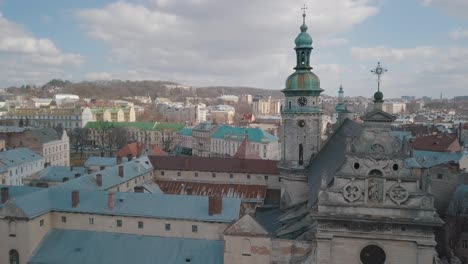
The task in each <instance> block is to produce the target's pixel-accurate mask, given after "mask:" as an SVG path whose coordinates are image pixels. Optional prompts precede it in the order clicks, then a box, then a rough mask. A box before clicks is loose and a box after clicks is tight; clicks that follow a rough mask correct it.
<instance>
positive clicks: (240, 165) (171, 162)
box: [149, 155, 279, 175]
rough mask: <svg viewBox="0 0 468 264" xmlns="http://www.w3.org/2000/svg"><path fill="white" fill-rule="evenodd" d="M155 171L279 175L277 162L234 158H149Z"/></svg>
mask: <svg viewBox="0 0 468 264" xmlns="http://www.w3.org/2000/svg"><path fill="white" fill-rule="evenodd" d="M149 159H150V161H151V163H152V164H153V167H154V169H155V170H180V171H210V172H232V173H252V174H266V175H279V170H278V168H277V166H276V165H277V163H278V162H277V161H274V160H253V159H235V158H206V157H183V156H152V155H150V156H149Z"/></svg>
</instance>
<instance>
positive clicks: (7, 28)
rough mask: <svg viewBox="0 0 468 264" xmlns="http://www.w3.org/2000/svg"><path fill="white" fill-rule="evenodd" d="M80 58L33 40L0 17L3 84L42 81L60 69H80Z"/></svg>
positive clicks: (0, 74) (16, 26) (45, 40)
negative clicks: (70, 67)
mask: <svg viewBox="0 0 468 264" xmlns="http://www.w3.org/2000/svg"><path fill="white" fill-rule="evenodd" d="M82 62H83V58H82V57H81V56H80V55H78V54H73V53H64V52H63V51H61V50H60V49H58V48H57V47H56V46H55V44H54V43H53V42H52V41H51V40H50V39H46V38H35V37H34V36H32V35H31V34H30V33H28V32H26V31H25V30H24V29H23V28H22V27H20V26H18V25H17V24H15V23H13V22H11V21H9V20H7V19H6V18H4V17H0V66H1V67H0V79H1V80H2V82H3V84H12V83H26V82H43V81H46V80H48V79H50V78H54V77H60V75H62V74H63V67H67V66H73V67H76V66H79V65H81V64H82Z"/></svg>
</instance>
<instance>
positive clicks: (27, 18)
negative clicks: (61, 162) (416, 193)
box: [0, 0, 468, 98]
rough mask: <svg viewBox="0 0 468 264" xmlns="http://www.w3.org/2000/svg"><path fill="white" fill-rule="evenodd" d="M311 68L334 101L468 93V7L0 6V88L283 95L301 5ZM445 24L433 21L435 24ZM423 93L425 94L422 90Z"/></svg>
mask: <svg viewBox="0 0 468 264" xmlns="http://www.w3.org/2000/svg"><path fill="white" fill-rule="evenodd" d="M304 3H305V4H306V5H307V7H308V10H307V19H306V23H307V25H308V26H309V32H310V34H311V36H312V38H313V40H314V43H313V47H314V50H313V51H312V55H311V62H312V67H314V69H313V71H314V72H315V73H316V74H317V75H318V76H320V79H321V83H322V88H323V89H325V93H326V94H328V95H335V94H336V92H337V91H338V88H339V85H340V83H343V87H344V89H345V94H346V95H350V96H356V95H362V96H368V95H371V94H372V93H373V92H374V91H375V90H376V89H377V83H376V79H375V76H373V75H372V74H371V73H370V70H371V69H372V68H373V67H374V66H375V64H376V63H377V61H381V62H382V65H383V66H384V67H385V68H388V69H389V72H388V73H387V74H385V76H384V77H383V80H382V91H383V92H384V94H385V97H386V98H389V97H399V96H400V95H416V96H423V95H428V96H432V97H436V98H438V97H439V95H440V93H441V92H442V93H443V94H444V96H446V97H453V96H457V95H464V94H465V88H464V83H465V82H466V81H468V78H467V77H466V76H464V72H465V71H466V70H468V66H467V63H466V62H468V47H467V45H466V44H467V43H468V16H467V15H466V14H463V12H460V10H464V8H468V3H465V2H463V1H462V0H451V1H439V0H421V1H419V0H418V1H417V0H414V1H402V0H399V1H391V2H390V1H386V0H381V1H366V0H362V1H351V0H340V1H333V3H323V2H320V1H305V2H304V1H288V2H287V3H283V1H269V2H268V3H264V2H261V1H236V2H235V3H225V2H223V3H218V2H216V1H212V0H198V1H195V0H194V1H163V0H155V1H149V0H148V1H143V0H142V1H132V2H129V1H119V2H115V1H80V2H79V3H74V2H66V3H65V2H63V1H46V2H44V1H42V2H41V3H39V2H32V3H29V2H28V3H27V4H28V6H30V8H28V9H24V6H25V4H26V2H25V1H22V0H20V1H11V0H3V1H0V25H1V27H0V28H1V29H0V65H1V66H2V67H1V69H0V79H1V80H2V81H1V82H0V87H6V86H9V85H21V84H27V83H30V84H42V83H45V82H46V81H48V80H50V79H52V78H62V79H69V80H72V81H80V80H95V79H103V80H106V79H122V80H127V79H130V80H143V79H152V80H168V81H176V82H181V83H184V84H188V85H193V86H218V85H227V86H250V87H258V88H266V89H275V90H278V89H283V88H284V80H285V79H286V78H287V76H288V75H289V74H291V73H292V72H293V69H292V67H294V56H295V54H294V51H293V47H294V43H293V42H292V40H293V39H294V36H295V35H296V34H297V33H298V32H299V26H300V24H301V23H302V18H301V12H302V11H301V7H302V6H303V4H304ZM435 21H436V22H437V23H434V22H435ZM422 89H424V94H422V93H421V91H422Z"/></svg>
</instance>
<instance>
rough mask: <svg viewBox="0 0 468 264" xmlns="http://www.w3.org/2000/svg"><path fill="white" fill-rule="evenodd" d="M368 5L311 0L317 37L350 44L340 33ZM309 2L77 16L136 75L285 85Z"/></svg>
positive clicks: (198, 3) (126, 6) (367, 11)
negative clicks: (302, 14)
mask: <svg viewBox="0 0 468 264" xmlns="http://www.w3.org/2000/svg"><path fill="white" fill-rule="evenodd" d="M369 2H370V1H367V0H358V1H356V0H335V1H322V0H312V1H309V3H308V4H309V6H310V7H313V8H309V13H308V16H307V24H308V26H309V32H311V35H312V37H313V39H314V40H316V41H317V40H319V41H322V40H323V39H328V40H327V41H324V42H325V43H324V45H327V44H329V45H340V44H344V43H346V41H347V40H346V39H344V38H339V37H337V35H338V34H340V33H342V32H346V31H349V30H351V29H352V28H353V27H354V26H356V25H357V24H359V23H361V22H362V21H364V20H365V19H367V18H369V17H370V16H372V15H375V14H376V13H377V12H378V9H377V8H376V7H374V6H372V5H371V4H370V3H369ZM302 4H303V1H299V0H291V1H280V0H277V1H260V0H237V1H219V0H191V1H184V0H171V1H167V0H157V1H156V0H155V1H153V2H152V3H151V4H148V5H142V4H133V3H128V2H117V3H113V4H109V5H106V6H104V7H102V8H92V9H83V10H79V11H77V16H78V18H79V19H80V20H81V21H82V23H83V25H84V26H85V28H86V30H87V32H88V33H89V34H90V35H91V36H92V37H94V38H96V39H98V40H100V41H102V42H103V43H105V44H106V45H108V46H109V47H110V53H109V56H110V58H111V61H112V62H113V63H120V64H123V65H125V66H126V67H127V68H128V69H131V71H130V70H129V71H128V73H127V74H128V77H129V78H131V77H134V78H150V79H172V80H176V81H185V82H189V84H192V85H214V84H223V85H248V86H257V87H264V88H274V89H279V88H282V85H283V83H284V80H285V79H286V77H287V76H285V74H284V73H285V72H286V73H287V72H291V71H292V67H293V66H294V65H293V64H294V61H295V60H294V58H293V56H294V53H293V50H292V49H293V47H294V38H295V37H296V35H297V34H298V33H299V26H300V24H301V23H302V17H301V10H300V7H301V6H302ZM327 42H328V43H327ZM314 45H315V44H314ZM320 45H321V42H319V43H318V44H317V46H320ZM313 56H316V55H315V53H314V55H313Z"/></svg>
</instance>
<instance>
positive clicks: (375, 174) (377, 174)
mask: <svg viewBox="0 0 468 264" xmlns="http://www.w3.org/2000/svg"><path fill="white" fill-rule="evenodd" d="M369 176H373V177H382V176H383V173H382V172H381V171H379V170H371V171H370V172H369Z"/></svg>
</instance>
